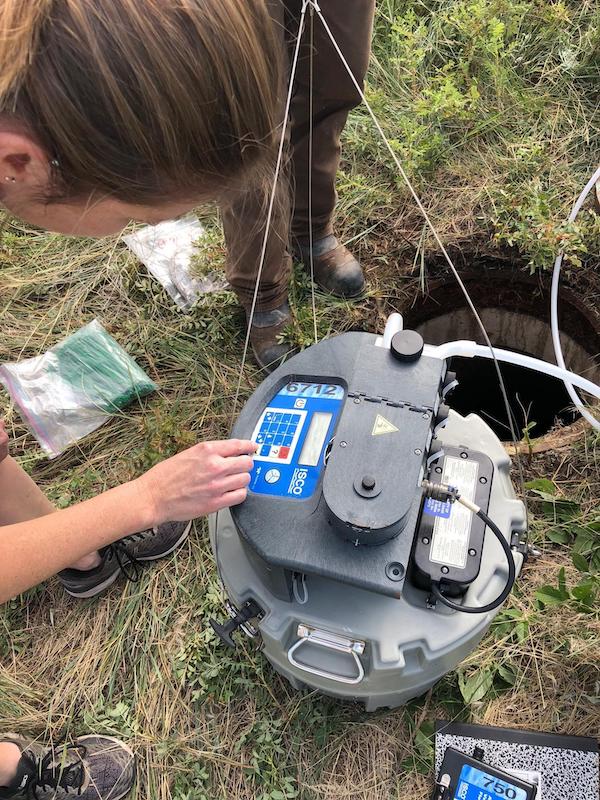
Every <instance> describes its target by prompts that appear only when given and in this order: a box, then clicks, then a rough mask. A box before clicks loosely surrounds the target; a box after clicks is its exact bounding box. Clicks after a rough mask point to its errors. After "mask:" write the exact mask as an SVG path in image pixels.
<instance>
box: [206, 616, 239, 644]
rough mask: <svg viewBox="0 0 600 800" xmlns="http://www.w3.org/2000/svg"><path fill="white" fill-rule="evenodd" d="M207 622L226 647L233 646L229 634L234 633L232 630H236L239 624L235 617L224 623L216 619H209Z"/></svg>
mask: <svg viewBox="0 0 600 800" xmlns="http://www.w3.org/2000/svg"><path fill="white" fill-rule="evenodd" d="M209 622H210V627H211V628H212V629H213V631H214V632H215V633H216V634H217V636H218V637H219V639H220V640H221V641H222V642H223V644H226V645H227V647H235V642H234V641H233V639H232V638H231V634H232V633H234V631H236V630H237V629H238V628H239V626H240V623H239V622H238V621H237V619H232V620H229V622H227V623H225V625H221V624H220V623H219V622H217V620H216V619H211V620H209Z"/></svg>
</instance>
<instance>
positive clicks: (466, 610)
mask: <svg viewBox="0 0 600 800" xmlns="http://www.w3.org/2000/svg"><path fill="white" fill-rule="evenodd" d="M477 516H478V517H479V518H480V519H482V520H483V521H484V522H485V524H486V525H487V527H488V528H490V529H491V531H492V533H493V534H494V536H495V537H496V539H498V541H499V542H500V544H501V545H502V549H503V550H504V554H505V556H506V560H507V562H508V580H507V581H506V586H505V587H504V589H503V590H502V592H501V594H499V595H498V597H497V598H496V599H495V600H493V601H492V602H491V603H488V604H487V605H485V606H461V605H460V603H455V602H454V601H453V600H449V599H448V598H447V597H445V596H444V595H443V594H442V590H441V588H440V585H439V584H438V583H432V584H431V591H432V594H433V595H434V597H435V598H436V600H439V601H440V603H443V604H444V605H445V606H448V608H451V609H452V610H453V611H462V612H463V614H487V612H488V611H493V610H494V609H495V608H498V606H499V605H502V603H503V602H504V601H505V600H506V598H507V597H508V595H509V594H510V592H511V589H512V588H513V586H514V583H515V580H516V577H517V570H516V569H515V561H514V559H513V554H512V552H511V549H510V547H509V545H508V542H507V541H506V539H505V538H504V536H503V535H502V532H501V531H500V528H499V527H498V526H497V525H496V523H495V522H492V520H491V519H490V518H489V517H488V515H487V514H486V513H485V511H482V510H481V509H479V511H478V512H477Z"/></svg>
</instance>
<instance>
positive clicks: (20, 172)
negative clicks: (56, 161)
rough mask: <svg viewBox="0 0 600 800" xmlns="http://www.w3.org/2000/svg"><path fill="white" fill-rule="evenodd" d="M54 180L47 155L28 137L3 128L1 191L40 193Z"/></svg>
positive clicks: (0, 147) (0, 169) (1, 142)
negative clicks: (51, 178) (37, 191)
mask: <svg viewBox="0 0 600 800" xmlns="http://www.w3.org/2000/svg"><path fill="white" fill-rule="evenodd" d="M49 179H50V164H49V161H48V157H47V155H46V153H45V152H44V151H43V150H42V148H41V147H40V146H39V145H38V144H37V143H36V142H35V141H34V139H32V138H31V137H30V136H28V135H27V134H26V133H19V132H16V131H12V130H7V129H3V128H2V126H1V124H0V191H1V192H2V194H3V195H5V196H6V195H8V194H10V193H11V191H12V190H15V191H17V192H19V193H20V192H21V191H23V190H26V189H31V190H34V189H36V190H39V189H41V188H43V187H45V186H46V185H47V183H48V181H49Z"/></svg>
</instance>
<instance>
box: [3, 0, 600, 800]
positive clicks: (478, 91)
mask: <svg viewBox="0 0 600 800" xmlns="http://www.w3.org/2000/svg"><path fill="white" fill-rule="evenodd" d="M599 31H600V11H599V10H598V6H597V4H596V3H595V2H586V0H583V1H581V0H580V1H579V2H547V1H546V0H536V2H519V1H518V0H454V1H453V2H450V3H448V2H441V1H440V2H438V0H430V2H428V3H422V2H416V1H413V0H406V1H405V2H400V0H382V1H381V2H380V4H379V10H378V16H377V24H376V38H375V44H374V58H373V65H372V69H371V73H370V76H369V83H368V93H369V97H370V99H371V101H372V102H373V104H374V106H375V108H376V110H378V111H380V112H385V113H384V114H383V116H384V121H385V127H386V131H387V132H388V134H389V135H390V136H391V138H392V139H393V141H394V146H395V147H396V148H397V150H398V152H399V153H400V155H401V156H402V158H403V160H404V162H405V163H406V165H407V168H408V171H409V174H410V175H411V178H412V179H413V180H414V181H415V183H416V185H417V186H418V188H419V191H420V192H421V193H422V194H423V197H424V201H425V203H426V205H427V207H428V208H429V210H430V212H431V214H432V218H433V219H434V222H435V223H436V225H437V226H438V227H439V229H440V231H441V234H442V236H443V238H444V241H445V242H446V243H447V244H448V246H450V247H451V248H452V252H455V253H458V252H459V251H463V252H464V253H466V257H469V256H470V255H471V254H481V253H483V254H486V253H488V254H489V253H494V254H501V255H503V256H506V253H507V251H506V249H505V248H506V247H508V248H509V250H508V255H509V256H510V255H512V254H515V253H516V254H517V255H518V256H519V258H521V259H522V261H521V263H523V264H524V265H527V264H528V263H529V264H531V267H532V268H534V269H545V268H548V267H549V265H550V264H551V261H552V255H553V253H554V250H555V248H556V246H557V244H558V243H560V242H562V243H563V244H564V246H565V247H567V250H568V251H569V254H570V256H571V266H570V267H569V269H570V270H571V272H572V273H576V272H577V270H580V269H582V268H584V269H585V268H587V269H590V268H591V267H593V266H594V264H596V263H597V257H598V237H597V233H598V230H597V228H598V225H597V219H596V218H594V217H593V216H592V215H588V216H586V217H585V218H584V220H583V221H582V223H581V225H580V226H578V227H577V228H576V229H575V228H572V229H567V228H565V226H564V224H563V219H564V218H565V216H566V214H567V213H568V209H569V207H570V204H571V202H572V199H573V197H574V196H575V195H576V194H577V193H578V190H579V187H580V186H582V185H583V183H584V180H585V178H586V177H587V175H588V174H589V172H590V170H591V166H592V163H593V162H594V161H595V160H597V154H598V152H599V150H600V147H599V144H600V140H599V134H598V130H599V126H598V100H599V97H600V96H599V94H598V86H599V85H600V84H599V83H598V77H599V76H598V63H599V62H598V59H597V55H598V47H599V44H600V38H599V36H600V33H599ZM345 136H346V147H345V150H344V154H345V160H344V162H343V164H342V170H341V174H340V181H339V190H340V204H339V208H338V228H339V230H340V231H341V232H342V234H343V236H344V237H345V238H346V239H348V240H349V239H353V247H354V249H355V250H356V252H357V253H358V254H359V255H360V256H361V258H362V260H363V262H364V264H365V267H366V269H367V273H368V276H369V287H370V289H369V295H368V297H367V298H366V299H365V300H364V301H362V302H360V303H358V304H353V305H350V304H347V303H342V302H336V303H332V302H330V301H329V300H328V299H327V298H324V297H322V296H318V297H317V323H318V330H319V335H320V336H325V335H328V334H329V333H333V332H339V331H342V330H346V329H350V328H355V329H367V330H380V329H381V327H382V324H383V321H384V319H385V317H386V315H387V314H388V313H389V311H390V310H392V309H404V308H407V307H409V306H410V305H411V303H412V302H413V301H414V300H415V298H416V297H417V296H418V294H419V292H420V290H421V286H423V287H424V286H426V284H427V279H428V277H429V276H430V275H431V273H432V270H435V269H439V268H438V267H436V266H435V264H436V263H437V262H436V260H435V256H436V253H435V251H434V248H433V245H432V242H431V239H430V237H429V235H428V233H427V231H425V230H424V229H423V225H422V222H421V220H420V219H419V218H418V215H417V214H416V213H415V211H414V208H413V207H412V204H411V203H410V201H409V199H408V195H407V193H406V191H405V189H404V187H403V186H402V185H401V184H400V183H399V181H398V179H397V178H396V176H395V174H394V173H393V170H392V168H391V167H390V164H389V161H388V159H387V158H386V155H385V152H384V150H383V148H382V146H381V145H380V143H379V142H378V141H377V140H376V137H375V135H374V133H373V132H372V130H371V128H370V126H369V123H368V120H367V117H366V115H365V113H364V112H363V111H362V110H357V111H356V112H355V113H354V114H353V115H352V117H351V119H350V122H349V125H348V128H347V130H346V134H345ZM209 244H210V251H209V252H207V253H206V258H207V259H209V260H210V263H211V265H213V264H218V263H220V261H221V260H222V257H223V249H222V243H221V241H220V239H219V237H218V235H214V231H213V234H211V238H210V241H209ZM0 248H1V250H0V313H1V318H2V326H1V329H0V359H1V360H17V359H19V358H24V357H28V356H32V355H36V354H38V353H39V352H42V351H43V350H45V349H46V348H47V347H48V346H50V345H52V344H53V343H55V342H56V341H57V340H58V339H60V338H62V337H63V336H65V335H66V334H68V333H69V332H71V331H74V330H76V329H77V328H79V327H80V326H81V325H83V324H85V323H86V322H89V321H90V320H91V319H93V318H95V317H98V318H99V319H100V320H101V321H102V322H103V324H105V326H106V327H107V328H108V330H109V331H110V332H111V333H112V334H113V335H114V336H115V337H116V338H117V339H118V340H119V341H120V342H121V343H122V344H123V345H124V346H125V347H126V348H127V349H128V351H129V352H130V353H131V354H132V355H133V356H134V357H135V358H136V359H137V360H138V362H139V363H140V364H141V365H142V366H144V368H145V369H146V370H147V371H148V373H149V375H150V376H151V377H152V378H153V379H154V380H156V382H157V383H158V384H159V387H160V388H159V391H158V392H157V393H156V394H155V395H153V396H151V397H149V398H147V399H145V400H144V401H143V403H142V407H141V408H138V407H131V408H130V409H128V410H127V413H126V414H124V415H122V416H120V417H118V418H115V419H113V420H111V421H110V422H109V423H108V424H107V425H106V426H104V427H103V428H102V429H100V430H99V431H97V432H96V433H95V434H93V435H91V436H89V437H87V438H86V439H85V440H83V441H82V442H81V443H80V444H79V446H77V447H73V448H71V449H70V450H69V451H68V452H67V453H65V454H64V455H63V456H61V457H60V458H58V459H56V460H53V461H47V460H46V459H45V458H44V457H43V456H42V455H41V454H40V451H39V448H38V447H37V445H36V444H35V442H34V441H33V439H32V437H31V436H30V435H29V434H28V432H27V431H26V430H25V428H24V427H23V425H22V424H21V421H20V419H19V417H18V415H17V414H16V413H15V412H14V410H13V409H12V408H11V407H10V405H9V404H8V402H7V398H6V395H3V396H2V401H3V406H4V408H5V409H6V418H7V422H8V429H9V431H10V433H11V435H12V437H13V453H14V455H16V456H17V457H18V458H19V459H20V461H21V463H22V464H23V465H24V467H25V468H26V469H27V470H28V471H29V472H30V473H31V474H32V475H34V477H35V478H36V480H37V481H38V482H39V483H40V484H41V485H42V486H43V487H44V488H45V490H46V491H47V492H48V493H49V495H50V496H51V497H52V499H53V500H54V501H55V502H56V503H57V504H58V505H59V506H65V505H67V504H69V503H73V502H76V501H78V500H80V499H82V498H85V497H89V496H90V495H92V494H94V493H96V492H99V491H102V490H103V489H105V488H107V487H109V486H113V485H115V484H116V483H118V482H120V481H122V480H125V479H127V478H129V477H131V476H133V475H136V474H139V473H140V472H141V471H142V470H144V469H147V468H148V467H149V466H151V465H152V464H153V463H155V462H156V461H157V460H158V459H160V458H164V457H165V456H168V455H170V454H172V453H174V452H176V451H177V450H179V449H181V448H182V447H184V446H186V445H187V444H189V443H190V442H192V441H195V440H196V439H197V438H200V437H201V438H214V437H222V436H226V435H227V432H228V430H229V427H230V424H231V421H232V416H233V411H234V410H233V409H232V399H233V396H234V394H235V387H236V383H237V378H238V373H239V369H240V353H241V346H242V340H241V336H240V329H241V327H242V324H243V315H242V313H241V312H240V310H239V308H238V307H237V305H236V303H235V300H234V298H233V297H232V296H231V295H230V294H228V293H223V294H220V295H215V296H212V297H209V298H207V299H206V300H205V301H204V302H201V303H200V304H198V306H197V307H196V308H195V309H194V310H193V312H192V313H191V314H190V315H188V316H186V315H183V314H181V313H180V312H178V311H177V309H176V308H175V307H174V306H173V304H172V303H171V301H170V300H169V298H168V297H167V296H166V294H165V293H164V292H163V291H162V290H161V288H160V287H157V285H156V284H155V283H154V282H152V281H151V280H150V279H149V278H148V277H147V275H146V273H145V271H144V270H143V269H140V268H139V266H138V264H137V263H136V261H135V259H134V258H133V257H132V256H131V255H130V254H129V253H128V252H127V250H126V249H125V248H124V247H123V245H122V243H120V242H119V241H118V240H116V241H99V242H90V241H74V240H69V239H65V238H62V237H58V236H53V235H49V234H45V233H39V232H36V231H33V230H29V229H27V228H26V227H24V226H22V225H20V224H19V223H11V224H10V226H9V227H8V229H7V230H6V231H5V233H4V237H3V239H2V242H1V243H0ZM511 248H513V249H511ZM578 261H581V262H582V266H581V267H580V266H578ZM432 265H433V266H432ZM292 300H293V305H294V308H295V321H294V325H293V329H292V331H291V332H290V336H292V337H293V338H294V340H295V341H298V342H299V343H301V344H309V343H310V341H311V331H312V316H311V312H310V308H309V307H310V303H309V297H308V285H307V282H306V279H305V278H304V277H303V276H302V275H301V274H299V273H298V274H297V275H296V277H295V280H294V284H293V287H292ZM259 379H260V376H259V375H257V373H256V372H255V371H254V370H253V368H252V367H251V365H248V366H247V367H246V370H245V380H244V381H243V383H242V391H243V394H244V396H247V395H248V394H249V392H250V391H251V389H252V387H253V386H255V385H256V384H257V382H258V381H259ZM526 470H527V479H528V480H529V481H530V484H529V486H530V488H529V490H528V493H529V498H530V502H531V512H532V520H533V524H532V537H533V539H534V541H535V543H536V544H537V546H538V547H539V548H540V550H541V552H542V555H541V557H540V558H539V559H538V560H536V561H534V562H531V563H530V564H529V565H528V566H527V568H526V570H525V572H524V575H523V576H522V578H521V580H520V581H519V585H518V588H517V590H516V591H515V592H514V594H513V596H512V597H511V599H510V601H509V603H508V604H507V606H506V608H505V609H504V610H503V611H502V613H501V614H500V615H499V617H498V618H497V621H496V622H495V623H494V625H493V626H492V628H491V630H490V632H489V633H488V635H487V636H486V638H485V639H484V641H483V642H482V644H481V646H480V647H479V648H478V649H477V650H476V651H475V652H474V653H473V654H472V655H471V656H469V658H468V659H467V660H466V661H465V662H464V663H463V664H462V665H461V666H460V668H459V670H458V671H457V672H456V673H452V674H450V675H448V676H446V678H444V679H443V680H442V681H441V683H440V684H439V685H438V686H436V687H435V689H434V690H433V691H432V692H430V693H429V694H428V695H427V696H425V697H424V698H421V699H419V700H418V701H415V702H414V703H411V704H410V705H409V706H407V707H406V708H403V709H398V710H396V711H393V712H378V713H376V714H372V715H366V714H365V713H364V712H363V711H361V709H360V708H359V707H357V706H351V705H345V704H342V703H338V702H336V701H333V700H331V699H328V698H324V697H321V696H319V695H316V694H313V693H309V692H305V693H297V692H294V691H292V689H291V688H290V687H289V686H288V685H287V684H286V683H285V681H283V680H282V679H281V678H279V677H278V676H277V675H275V674H274V673H273V671H272V670H271V669H270V667H269V666H268V665H267V664H266V663H265V661H264V659H263V658H262V657H261V655H260V653H259V652H257V651H256V650H255V649H254V648H253V646H252V645H250V644H247V645H244V646H243V648H240V649H239V650H238V651H236V652H235V653H230V652H228V651H225V650H224V649H223V648H222V647H219V646H217V644H216V642H215V641H214V637H213V635H212V634H211V633H209V632H208V630H207V619H208V618H209V617H210V616H211V615H214V614H215V613H221V611H220V609H221V593H220V589H219V585H218V581H217V578H216V575H215V571H214V564H213V560H212V557H211V554H210V549H209V546H208V543H207V535H206V527H205V523H204V522H203V521H199V522H198V523H197V524H196V528H195V530H194V533H193V535H192V536H191V537H190V540H189V542H188V543H187V544H186V545H185V546H184V547H183V548H182V549H181V551H179V552H178V553H177V554H176V556H174V557H173V558H171V559H168V560H167V561H165V562H161V563H160V564H159V565H158V566H157V567H156V568H155V569H152V570H147V571H145V572H144V574H143V577H142V579H141V581H140V582H139V583H138V584H119V585H118V586H115V587H114V588H113V589H111V590H110V591H109V592H108V594H107V595H105V596H104V597H102V598H100V599H99V600H98V601H95V602H91V601H88V602H83V603H79V602H76V601H74V600H72V599H68V598H67V597H66V596H65V595H64V594H63V592H62V590H61V588H60V586H59V584H58V582H57V581H49V582H48V583H47V584H45V585H43V586H41V587H37V588H36V589H34V590H32V591H30V592H28V593H27V594H26V595H23V596H21V597H18V598H16V599H15V600H14V601H12V602H11V603H8V604H6V605H5V606H4V607H2V608H1V609H0V718H1V719H2V727H3V729H6V730H18V731H22V732H24V733H32V734H35V735H39V736H41V737H48V736H50V735H53V736H58V735H60V734H62V733H65V732H70V733H72V734H76V733H79V732H84V731H87V730H88V729H94V730H102V731H105V732H110V733H113V734H114V735H118V736H121V737H123V738H125V739H126V740H128V741H129V742H130V743H132V744H133V746H134V747H135V749H136V752H137V753H138V757H139V778H138V782H139V785H138V790H137V796H138V797H139V798H142V799H143V800H204V798H206V799H207V800H208V799H209V798H210V800H221V799H222V800H224V799H225V798H242V799H243V800H246V799H248V800H249V799H250V798H270V800H281V799H282V798H285V797H293V796H297V797H300V798H303V800H318V798H327V800H329V799H330V798H344V800H390V799H391V798H393V800H409V798H410V800H425V798H426V797H428V792H429V786H430V783H429V777H428V776H429V775H430V772H431V766H432V725H433V721H434V720H435V719H436V718H437V717H443V718H446V719H463V720H471V721H477V722H484V723H489V724H499V725H508V726H517V727H531V728H534V729H540V730H548V731H562V732H564V733H573V734H581V735H592V736H593V735H597V731H598V724H599V722H600V712H599V710H598V704H597V697H598V688H599V683H600V672H599V668H598V664H599V663H600V620H599V618H598V614H597V611H596V607H597V606H596V600H597V592H598V579H597V572H598V568H599V567H600V564H599V561H600V555H599V553H600V543H599V537H598V530H599V529H600V518H599V517H598V512H597V508H598V497H599V489H600V454H599V448H598V442H597V440H596V439H595V438H594V437H593V436H592V435H591V434H590V433H589V432H587V431H586V430H584V429H582V431H581V433H580V434H579V436H578V438H577V439H575V440H574V441H573V440H570V442H569V444H568V445H567V446H565V447H562V448H561V447H558V448H557V449H556V450H553V451H550V452H547V453H544V454H536V453H533V455H532V457H531V460H530V462H529V463H528V464H527V465H526ZM563 570H564V571H563Z"/></svg>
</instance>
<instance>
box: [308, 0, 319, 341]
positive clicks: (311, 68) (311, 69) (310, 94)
mask: <svg viewBox="0 0 600 800" xmlns="http://www.w3.org/2000/svg"><path fill="white" fill-rule="evenodd" d="M314 34H315V10H314V7H313V5H312V4H311V6H310V41H309V47H310V53H309V59H310V60H309V65H310V66H309V79H308V83H309V89H308V247H309V250H310V256H309V258H310V299H311V303H312V315H313V326H314V334H315V344H317V342H318V341H319V334H318V331H317V304H316V300H315V257H314V254H313V241H314V239H313V214H312V211H313V208H312V204H313V191H312V188H313V187H312V165H313V107H314V94H313V75H314V58H313V56H314V45H315V41H314Z"/></svg>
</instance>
